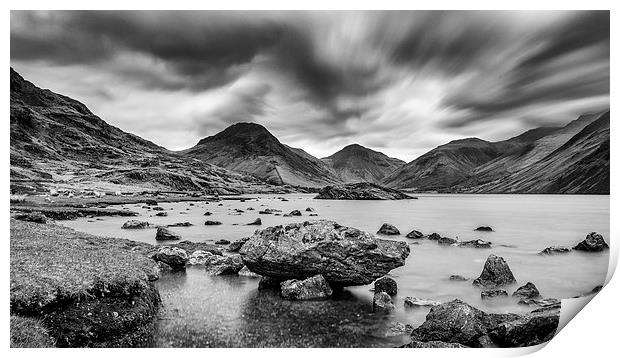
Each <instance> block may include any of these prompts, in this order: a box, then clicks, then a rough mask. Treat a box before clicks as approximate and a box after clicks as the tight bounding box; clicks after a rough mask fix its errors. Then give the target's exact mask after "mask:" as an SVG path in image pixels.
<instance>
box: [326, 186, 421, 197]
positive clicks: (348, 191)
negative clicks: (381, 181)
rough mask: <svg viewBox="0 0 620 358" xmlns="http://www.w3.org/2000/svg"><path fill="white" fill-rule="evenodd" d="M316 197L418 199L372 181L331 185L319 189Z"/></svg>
mask: <svg viewBox="0 0 620 358" xmlns="http://www.w3.org/2000/svg"><path fill="white" fill-rule="evenodd" d="M315 199H334V200H403V199H416V198H414V197H411V196H409V195H407V194H405V193H403V192H401V191H398V190H395V189H390V188H384V187H382V186H379V185H377V184H371V183H354V184H343V185H329V186H326V187H324V188H323V189H321V191H319V195H317V196H316V197H315Z"/></svg>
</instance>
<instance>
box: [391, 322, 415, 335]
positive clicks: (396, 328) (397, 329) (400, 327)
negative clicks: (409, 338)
mask: <svg viewBox="0 0 620 358" xmlns="http://www.w3.org/2000/svg"><path fill="white" fill-rule="evenodd" d="M411 331H413V326H412V325H410V324H405V323H402V322H394V323H392V324H391V325H390V326H389V327H388V329H387V332H386V333H385V336H386V337H398V336H402V335H405V334H410V333H411Z"/></svg>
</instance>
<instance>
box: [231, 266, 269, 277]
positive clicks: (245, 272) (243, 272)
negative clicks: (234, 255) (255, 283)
mask: <svg viewBox="0 0 620 358" xmlns="http://www.w3.org/2000/svg"><path fill="white" fill-rule="evenodd" d="M237 274H238V275H239V276H244V277H251V278H261V277H263V276H261V275H259V274H257V273H255V272H252V271H250V269H249V268H248V267H247V266H243V268H242V269H241V270H239V272H237Z"/></svg>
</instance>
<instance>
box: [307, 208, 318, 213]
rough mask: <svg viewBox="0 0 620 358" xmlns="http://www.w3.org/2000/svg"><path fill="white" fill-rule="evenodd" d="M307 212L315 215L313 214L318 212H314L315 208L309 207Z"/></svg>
mask: <svg viewBox="0 0 620 358" xmlns="http://www.w3.org/2000/svg"><path fill="white" fill-rule="evenodd" d="M306 211H307V212H311V213H313V212H315V211H316V210H314V208H311V207H307V208H306Z"/></svg>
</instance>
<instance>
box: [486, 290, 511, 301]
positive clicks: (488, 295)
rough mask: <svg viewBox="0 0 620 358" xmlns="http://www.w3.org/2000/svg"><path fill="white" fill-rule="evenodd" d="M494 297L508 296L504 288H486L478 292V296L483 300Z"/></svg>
mask: <svg viewBox="0 0 620 358" xmlns="http://www.w3.org/2000/svg"><path fill="white" fill-rule="evenodd" d="M496 297H508V292H506V291H504V290H487V291H482V292H480V298H481V299H483V300H488V299H491V298H496Z"/></svg>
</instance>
